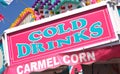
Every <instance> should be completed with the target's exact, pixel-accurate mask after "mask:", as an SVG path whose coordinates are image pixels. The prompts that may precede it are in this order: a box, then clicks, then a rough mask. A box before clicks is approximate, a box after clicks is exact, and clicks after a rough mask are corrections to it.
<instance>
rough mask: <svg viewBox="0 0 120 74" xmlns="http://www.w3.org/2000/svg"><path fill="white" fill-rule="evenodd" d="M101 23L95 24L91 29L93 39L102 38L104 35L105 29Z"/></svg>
mask: <svg viewBox="0 0 120 74" xmlns="http://www.w3.org/2000/svg"><path fill="white" fill-rule="evenodd" d="M101 25H102V24H101V22H95V23H94V24H92V25H91V27H90V32H91V34H90V36H91V37H93V38H97V37H100V36H101V35H102V34H103V28H102V27H101Z"/></svg>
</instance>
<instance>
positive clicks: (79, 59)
mask: <svg viewBox="0 0 120 74" xmlns="http://www.w3.org/2000/svg"><path fill="white" fill-rule="evenodd" d="M119 48H120V45H116V46H112V47H111V46H110V47H105V48H99V49H92V50H90V49H89V50H84V51H77V52H72V53H63V54H58V55H54V56H47V57H45V58H41V59H38V60H35V61H31V62H28V63H24V64H19V65H13V66H9V67H7V69H6V70H5V72H4V74H11V73H12V74H32V72H41V71H43V70H46V69H53V68H56V67H59V66H61V65H68V66H72V67H71V68H70V70H69V71H70V74H75V68H77V70H78V71H79V72H80V71H82V67H81V64H92V63H95V62H99V61H107V60H110V59H112V58H119V57H120V53H119V51H120V50H119Z"/></svg>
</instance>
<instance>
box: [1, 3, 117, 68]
mask: <svg viewBox="0 0 120 74" xmlns="http://www.w3.org/2000/svg"><path fill="white" fill-rule="evenodd" d="M101 6H106V7H107V8H108V11H109V15H110V19H111V23H112V24H113V29H114V33H115V36H116V38H115V39H111V40H108V41H104V42H100V43H96V44H91V45H89V46H87V47H81V48H79V49H75V50H73V51H78V50H84V49H88V48H91V47H96V46H100V45H104V44H109V43H118V41H119V38H118V33H117V32H118V28H117V26H116V25H115V24H117V23H116V22H115V20H116V17H114V14H113V13H114V12H115V11H116V10H114V11H113V6H110V4H109V3H108V2H107V1H103V2H101V3H97V4H93V5H89V6H86V7H83V8H79V9H75V10H72V11H67V12H66V13H62V14H59V15H55V16H53V17H49V18H44V19H42V20H39V21H35V22H31V23H28V24H25V25H20V26H17V27H14V28H10V29H7V30H5V31H4V34H3V36H2V40H3V48H4V53H5V60H6V62H7V63H8V66H10V65H11V63H10V62H11V59H13V58H10V57H9V55H10V54H9V49H8V48H9V47H8V43H9V42H8V39H7V36H8V35H9V34H11V33H15V32H18V31H21V30H24V29H29V28H31V27H34V26H38V25H40V24H42V23H46V22H50V21H54V20H57V19H61V18H64V17H67V16H71V15H74V14H77V13H81V12H85V11H88V10H92V9H95V8H99V7H101ZM63 15H65V16H63ZM28 25H29V26H28ZM116 28H117V29H116ZM73 51H72V50H71V51H66V52H73Z"/></svg>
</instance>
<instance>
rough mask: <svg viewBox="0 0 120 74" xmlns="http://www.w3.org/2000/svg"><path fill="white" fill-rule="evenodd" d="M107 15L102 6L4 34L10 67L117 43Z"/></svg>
mask: <svg viewBox="0 0 120 74" xmlns="http://www.w3.org/2000/svg"><path fill="white" fill-rule="evenodd" d="M108 13H109V12H108V9H107V7H106V6H101V7H99V8H95V9H92V10H88V11H84V12H80V13H76V14H73V15H70V16H66V17H64V18H59V19H56V20H52V21H49V22H45V23H40V24H37V25H36V24H33V25H35V26H32V27H28V28H23V29H21V30H17V31H14V32H10V33H7V34H6V35H7V44H8V54H9V56H8V57H9V58H10V60H9V62H10V63H9V64H10V65H17V64H22V63H26V62H30V61H35V60H38V59H42V58H45V57H47V56H48V55H49V56H50V55H57V54H59V53H64V52H71V51H78V50H82V49H85V48H90V47H94V46H98V45H102V44H106V43H109V42H110V41H116V40H117V35H116V33H115V32H114V28H113V25H112V22H111V19H110V15H109V14H108ZM56 58H58V57H53V58H51V59H56Z"/></svg>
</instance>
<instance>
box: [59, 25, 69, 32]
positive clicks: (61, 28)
mask: <svg viewBox="0 0 120 74" xmlns="http://www.w3.org/2000/svg"><path fill="white" fill-rule="evenodd" d="M58 30H59V34H64V33H67V32H70V28H68V29H67V30H65V29H64V24H59V25H58Z"/></svg>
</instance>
